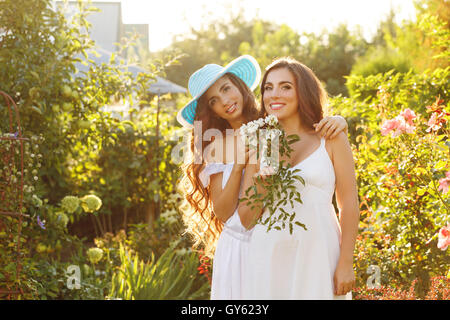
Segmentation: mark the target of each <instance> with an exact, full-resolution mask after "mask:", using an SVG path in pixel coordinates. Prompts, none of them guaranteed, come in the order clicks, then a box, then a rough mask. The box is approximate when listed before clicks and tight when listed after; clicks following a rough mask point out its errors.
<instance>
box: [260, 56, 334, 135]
mask: <svg viewBox="0 0 450 320" xmlns="http://www.w3.org/2000/svg"><path fill="white" fill-rule="evenodd" d="M281 68H286V69H287V70H289V71H290V72H291V74H292V75H293V76H294V78H295V80H296V90H297V97H298V113H299V115H300V121H301V122H302V124H303V125H304V126H305V127H306V128H310V129H314V127H313V124H314V123H318V122H319V121H320V120H322V118H323V113H324V110H326V108H327V105H328V94H327V92H326V91H325V89H324V88H323V86H322V83H321V82H320V81H319V79H318V78H317V76H316V75H315V74H314V72H313V71H312V70H311V69H310V68H308V67H307V66H305V65H304V64H303V63H301V62H299V61H297V60H295V59H293V58H290V57H284V58H280V59H277V60H275V61H273V62H272V63H271V64H270V65H269V66H268V67H267V68H266V72H265V73H264V76H263V79H262V83H261V106H262V108H261V109H263V110H265V108H264V86H265V84H266V81H267V76H268V75H269V73H270V72H271V71H272V70H275V69H281Z"/></svg>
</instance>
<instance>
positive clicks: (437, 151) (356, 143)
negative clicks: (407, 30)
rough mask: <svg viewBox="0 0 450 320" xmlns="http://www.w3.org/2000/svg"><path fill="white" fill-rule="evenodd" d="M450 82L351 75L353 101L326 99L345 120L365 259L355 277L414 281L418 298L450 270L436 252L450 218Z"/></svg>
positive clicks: (449, 71) (434, 77) (443, 73)
mask: <svg viewBox="0 0 450 320" xmlns="http://www.w3.org/2000/svg"><path fill="white" fill-rule="evenodd" d="M449 79H450V68H446V69H436V70H434V71H433V72H429V71H427V72H425V73H424V74H414V73H412V72H409V73H406V74H405V73H397V74H395V75H394V74H392V72H388V73H386V74H379V75H375V76H369V77H367V78H361V77H356V76H354V77H351V78H349V80H348V81H349V82H350V83H352V85H353V86H354V88H355V89H354V90H355V93H354V94H355V97H352V98H350V99H347V98H342V97H337V98H334V99H332V100H331V103H332V105H333V108H334V109H335V112H336V113H339V114H341V115H343V116H344V117H346V118H347V119H348V120H349V132H350V137H351V138H352V143H353V154H354V157H355V163H356V170H357V178H358V191H359V197H360V204H361V220H362V221H361V223H360V235H364V236H363V237H360V238H359V240H358V241H357V248H364V250H363V251H364V252H365V254H363V255H361V256H359V255H358V258H357V261H356V265H360V266H362V268H361V269H358V268H356V270H357V273H358V275H357V278H359V279H367V277H368V275H367V267H368V264H369V265H370V264H374V265H377V266H379V267H380V269H381V279H382V281H381V283H382V285H385V286H393V287H395V288H400V287H401V288H406V287H409V286H410V285H411V283H412V282H413V281H414V280H417V281H416V282H414V288H415V294H416V296H417V297H420V298H422V299H423V298H424V297H425V295H426V293H427V292H428V291H429V288H430V285H431V279H432V278H433V277H438V276H442V275H446V274H447V272H448V270H449V265H448V261H449V260H448V252H447V251H443V250H441V249H442V248H444V247H445V244H446V240H444V239H447V233H446V229H445V228H444V227H445V226H447V225H448V223H449V219H450V216H449V213H450V203H449V194H448V188H447V187H448V180H447V178H448V176H447V172H449V169H450V166H449V158H448V157H449V146H450V142H449V140H448V139H449V133H450V131H449V126H448V124H449V123H448V120H449V113H448V111H449V110H450V106H449V101H450V92H448V88H449V86H450V81H449ZM440 230H442V231H440ZM439 234H441V238H440V239H442V240H440V239H439ZM385 237H389V241H384V240H382V239H385ZM439 240H440V241H439ZM366 247H371V248H373V249H371V250H368V248H366ZM359 285H360V286H361V287H360V288H364V287H365V286H366V284H365V283H364V281H361V282H360V283H359ZM404 297H406V296H404Z"/></svg>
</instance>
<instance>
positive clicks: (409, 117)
mask: <svg viewBox="0 0 450 320" xmlns="http://www.w3.org/2000/svg"><path fill="white" fill-rule="evenodd" d="M400 115H401V116H402V117H403V118H404V119H405V121H406V122H407V123H408V124H409V125H410V126H413V125H414V123H413V120H414V119H415V118H417V116H416V114H415V113H414V111H412V110H411V109H409V108H408V109H406V110H405V111H402V112H400Z"/></svg>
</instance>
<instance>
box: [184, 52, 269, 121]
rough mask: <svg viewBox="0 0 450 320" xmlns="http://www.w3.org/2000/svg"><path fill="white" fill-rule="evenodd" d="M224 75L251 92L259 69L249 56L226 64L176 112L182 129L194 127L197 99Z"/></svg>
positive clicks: (256, 82)
mask: <svg viewBox="0 0 450 320" xmlns="http://www.w3.org/2000/svg"><path fill="white" fill-rule="evenodd" d="M226 73H232V74H234V75H235V76H237V77H238V78H240V79H241V80H242V81H243V82H244V83H245V84H246V85H247V86H248V87H249V88H250V89H251V90H252V91H253V90H255V89H256V87H257V86H258V84H259V81H260V80H261V68H260V66H259V64H258V62H257V61H256V59H255V58H253V57H252V56H250V55H243V56H240V57H239V58H237V59H234V60H233V61H231V62H230V63H229V64H227V65H226V66H225V67H224V68H223V69H222V71H221V72H219V73H218V74H217V75H216V76H215V77H214V78H213V79H212V80H211V81H210V82H209V83H208V84H207V85H206V86H205V87H204V88H203V90H202V91H201V92H200V93H199V94H197V95H196V96H195V97H194V98H193V99H192V100H191V101H190V102H189V103H188V104H186V105H185V106H184V107H183V108H182V109H181V110H180V111H179V112H178V114H177V120H178V122H179V123H180V124H181V125H182V126H183V127H187V128H193V127H194V125H193V123H194V118H195V111H196V110H197V101H198V99H199V98H200V97H201V96H202V95H203V94H204V93H205V92H206V91H207V90H208V89H209V87H211V86H212V85H213V84H214V83H215V82H216V81H217V80H218V79H220V78H221V77H222V76H223V75H224V74H226Z"/></svg>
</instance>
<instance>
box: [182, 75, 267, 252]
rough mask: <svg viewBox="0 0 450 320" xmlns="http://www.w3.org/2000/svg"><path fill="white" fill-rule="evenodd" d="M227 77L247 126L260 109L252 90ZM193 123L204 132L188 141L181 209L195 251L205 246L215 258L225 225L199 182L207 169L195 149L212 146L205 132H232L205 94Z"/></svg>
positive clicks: (233, 76) (198, 105)
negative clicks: (236, 92)
mask: <svg viewBox="0 0 450 320" xmlns="http://www.w3.org/2000/svg"><path fill="white" fill-rule="evenodd" d="M224 77H227V78H228V79H229V80H230V81H231V82H232V83H233V84H234V85H235V86H236V87H237V88H238V89H239V92H240V93H241V94H242V96H243V111H242V114H243V116H244V118H245V122H246V123H247V122H249V121H252V120H256V119H257V118H259V116H260V115H261V109H260V108H259V106H258V103H257V101H256V98H255V95H254V94H253V92H252V90H251V89H250V88H249V87H248V86H247V85H246V84H245V83H244V82H243V81H242V80H241V79H240V78H238V77H237V76H235V75H234V74H232V73H226V74H225V75H224ZM194 121H202V127H201V128H202V130H201V135H200V136H194V130H192V131H191V137H190V141H189V146H190V148H189V152H190V154H189V156H188V161H186V162H185V163H184V164H183V166H182V169H183V177H182V179H181V183H180V190H181V192H182V193H183V195H184V200H185V201H184V203H183V205H182V206H181V208H180V209H181V212H182V217H183V221H184V223H185V225H186V227H187V229H186V233H188V234H190V235H191V236H192V238H193V240H194V247H198V246H200V245H202V246H203V249H204V250H205V254H206V255H208V256H212V255H213V254H214V250H215V244H216V241H217V239H218V238H219V234H220V232H221V231H222V228H223V223H222V222H221V221H220V220H219V219H218V218H217V217H216V216H215V215H214V211H213V208H212V204H211V197H210V192H209V188H208V187H206V188H205V187H204V186H203V184H202V183H201V181H200V178H199V175H200V172H201V171H202V169H203V168H204V166H205V159H204V158H203V154H202V152H199V150H196V146H198V143H199V142H200V143H201V146H202V149H201V150H205V148H206V147H207V146H208V145H209V144H210V143H211V142H212V141H203V139H202V137H203V136H204V133H205V131H206V130H208V129H213V128H214V129H218V130H219V131H220V132H221V133H222V134H223V135H224V134H225V132H226V129H231V125H230V124H229V123H228V121H226V120H224V119H222V118H220V117H219V116H217V115H216V114H215V113H214V112H213V111H212V110H211V108H210V107H209V105H208V102H207V100H206V95H205V94H203V95H202V96H201V97H200V98H199V99H198V104H197V110H196V114H195V118H194ZM197 139H200V140H201V141H198V140H197ZM196 156H200V157H201V158H200V159H201V163H199V161H195V157H196Z"/></svg>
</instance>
